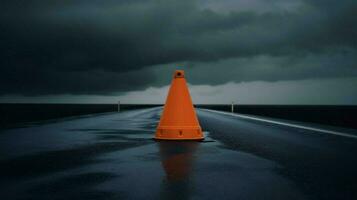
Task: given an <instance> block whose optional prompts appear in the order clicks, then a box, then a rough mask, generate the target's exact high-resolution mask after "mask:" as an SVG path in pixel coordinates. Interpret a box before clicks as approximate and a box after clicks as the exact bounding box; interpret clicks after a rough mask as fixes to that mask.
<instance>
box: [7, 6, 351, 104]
mask: <svg viewBox="0 0 357 200" xmlns="http://www.w3.org/2000/svg"><path fill="white" fill-rule="evenodd" d="M356 13H357V1H356V0H340V1H336V0H219V1H217V0H51V1H44V0H0V30H1V31H0V102H51V103H57V102H58V103H61V102H64V103H115V102H116V101H117V100H121V101H122V102H123V103H164V101H165V96H166V94H167V90H168V85H169V84H170V81H171V78H172V73H173V71H174V70H175V69H184V70H185V72H186V77H187V80H188V82H189V83H190V91H191V95H192V97H193V100H194V103H217V104H221V103H229V102H231V101H235V102H239V103H241V104H342V105H346V104H357V39H356V38H357V26H356V24H357V14H356Z"/></svg>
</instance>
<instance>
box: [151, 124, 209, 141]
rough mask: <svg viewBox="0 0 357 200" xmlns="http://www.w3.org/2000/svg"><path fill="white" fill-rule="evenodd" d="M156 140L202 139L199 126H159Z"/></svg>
mask: <svg viewBox="0 0 357 200" xmlns="http://www.w3.org/2000/svg"><path fill="white" fill-rule="evenodd" d="M154 139H157V140H203V139H204V136H203V134H202V130H201V127H159V128H158V129H157V131H156V134H155V138H154Z"/></svg>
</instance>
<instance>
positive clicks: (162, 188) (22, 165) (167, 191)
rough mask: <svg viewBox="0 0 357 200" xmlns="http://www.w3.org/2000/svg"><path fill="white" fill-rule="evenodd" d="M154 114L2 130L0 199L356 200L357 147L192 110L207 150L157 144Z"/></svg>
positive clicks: (149, 111)
mask: <svg viewBox="0 0 357 200" xmlns="http://www.w3.org/2000/svg"><path fill="white" fill-rule="evenodd" d="M160 112H161V108H150V109H142V110H135V111H127V112H122V113H111V114H103V115H93V116H88V117H84V118H83V117H81V118H72V119H69V120H60V121H57V122H51V123H47V124H41V125H33V126H29V127H23V128H17V129H8V130H2V131H1V132H0V153H1V154H0V196H1V199H2V200H3V199H289V200H292V199H357V171H356V169H357V156H356V155H357V139H354V138H348V137H343V136H336V135H331V134H326V133H319V132H316V131H309V130H304V129H299V128H292V127H288V126H282V125H276V124H271V123H266V122H259V121H254V120H248V119H242V118H239V117H235V116H229V115H224V114H220V113H215V112H211V111H206V110H198V111H197V113H198V116H199V120H200V123H201V126H202V128H203V130H204V131H207V133H206V139H205V141H203V142H156V141H154V140H152V137H153V134H154V131H155V128H156V125H157V123H158V120H159V117H160ZM300 124H301V123H300ZM354 133H355V131H354V130H352V134H354Z"/></svg>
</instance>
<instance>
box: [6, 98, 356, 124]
mask: <svg viewBox="0 0 357 200" xmlns="http://www.w3.org/2000/svg"><path fill="white" fill-rule="evenodd" d="M156 106H162V105H159V104H146V105H145V104H121V105H120V109H121V111H125V110H131V109H140V108H150V107H156ZM196 107H198V108H207V109H214V110H221V111H227V112H230V111H231V105H222V104H221V105H196ZM117 110H118V105H117V104H0V127H2V128H4V127H5V128H7V127H12V126H18V125H19V124H23V123H28V122H38V121H43V120H52V119H58V118H65V117H71V116H78V115H88V114H95V113H105V112H116V111H117ZM234 111H235V112H237V113H242V114H250V115H260V116H266V117H272V118H281V119H287V120H296V121H302V122H312V123H318V124H325V125H332V126H340V127H346V128H355V129H357V106H315V105H311V106H309V105H235V108H234Z"/></svg>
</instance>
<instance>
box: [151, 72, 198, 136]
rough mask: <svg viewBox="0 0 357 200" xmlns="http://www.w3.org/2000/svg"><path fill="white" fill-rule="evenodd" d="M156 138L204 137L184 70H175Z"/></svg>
mask: <svg viewBox="0 0 357 200" xmlns="http://www.w3.org/2000/svg"><path fill="white" fill-rule="evenodd" d="M155 139H162V140H202V139H203V134H202V130H201V127H200V124H199V123H198V120H197V116H196V112H195V109H194V107H193V105H192V100H191V96H190V93H189V91H188V88H187V85H186V80H185V74H184V71H183V70H176V71H175V74H174V79H173V80H172V83H171V87H170V90H169V94H168V96H167V99H166V103H165V107H164V111H163V113H162V116H161V119H160V123H159V125H158V127H157V130H156V134H155Z"/></svg>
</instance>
